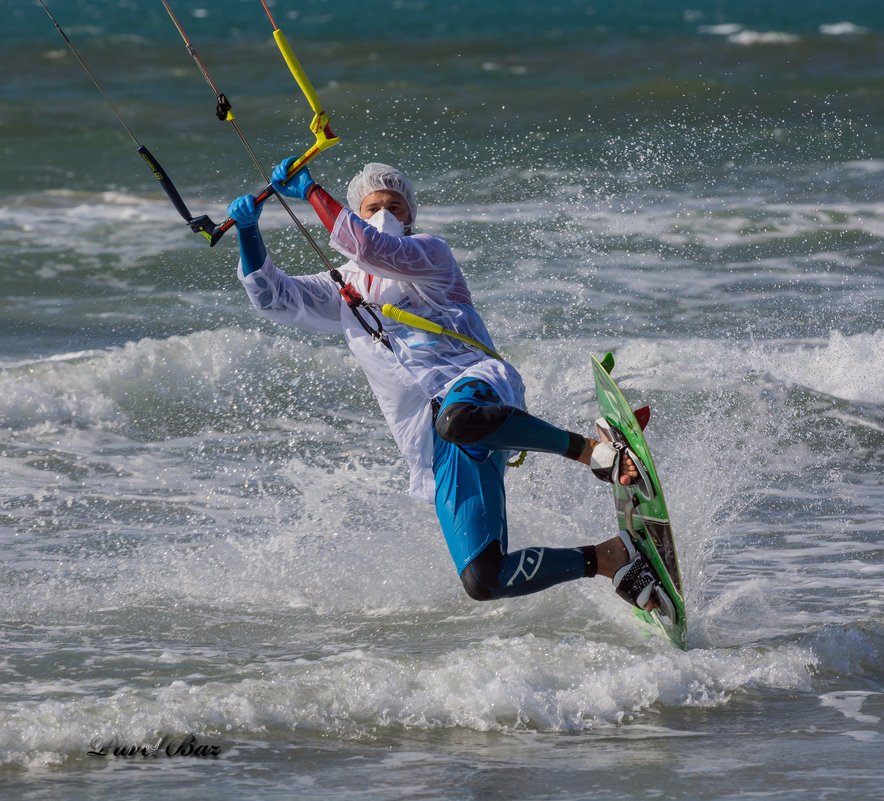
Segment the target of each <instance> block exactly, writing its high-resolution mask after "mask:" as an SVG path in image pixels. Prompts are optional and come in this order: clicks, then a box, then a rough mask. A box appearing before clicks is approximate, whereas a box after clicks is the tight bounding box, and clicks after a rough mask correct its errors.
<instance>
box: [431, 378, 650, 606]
mask: <svg viewBox="0 0 884 801" xmlns="http://www.w3.org/2000/svg"><path fill="white" fill-rule="evenodd" d="M435 434H436V437H435V443H436V444H435V454H434V465H433V468H434V473H435V475H436V512H437V514H438V516H439V521H440V523H441V525H442V529H443V531H444V533H445V539H446V542H447V543H448V547H449V550H450V551H451V555H452V557H453V558H454V561H455V564H456V565H457V569H458V573H459V574H460V576H461V580H462V582H463V584H464V588H465V589H466V591H467V593H468V594H469V595H470V597H471V598H475V599H476V600H482V601H485V600H492V599H495V598H505V597H512V596H517V595H526V594H529V593H534V592H539V591H541V590H544V589H547V588H548V587H551V586H553V585H555V584H559V583H561V582H564V581H571V580H574V579H577V578H582V577H591V576H595V575H596V574H600V575H603V576H607V577H608V578H613V579H614V581H615V586H618V591H620V592H621V594H626V593H628V592H629V588H628V587H627V584H628V583H629V582H631V581H632V580H633V578H634V577H633V575H632V574H633V573H636V575H638V573H641V576H642V579H646V578H647V576H646V575H645V574H646V571H645V569H644V567H642V565H640V564H637V563H638V562H639V561H640V560H634V561H633V562H632V565H633V566H634V569H633V570H632V571H631V572H629V573H628V575H629V577H630V578H629V582H627V581H625V580H623V579H621V577H622V576H624V575H627V570H626V569H627V568H628V567H630V566H631V561H630V554H629V551H628V549H627V547H626V545H625V544H624V542H623V541H622V540H621V538H620V537H614V538H612V539H609V540H607V541H605V542H603V543H601V544H600V545H598V546H593V545H587V546H582V547H580V548H525V549H522V550H520V551H515V552H514V553H508V552H507V529H506V501H505V493H504V488H503V472H504V453H505V452H506V451H509V450H522V449H525V450H537V451H545V452H549V453H559V454H561V455H563V456H567V457H569V458H571V459H576V460H578V461H580V462H582V463H584V464H589V463H590V458H591V453H592V450H593V448H594V446H595V445H596V444H597V442H596V441H595V440H592V439H589V438H586V437H582V436H581V435H579V434H575V433H573V432H568V431H565V430H563V429H560V428H556V427H555V426H553V425H551V424H549V423H547V422H545V421H543V420H541V419H540V418H537V417H534V416H532V415H530V414H528V413H527V412H524V411H521V410H519V409H515V408H513V407H511V406H506V405H504V404H502V403H501V399H500V397H499V396H498V394H497V393H496V392H495V391H494V389H493V388H492V387H491V386H489V385H488V384H487V383H485V382H484V381H481V380H479V379H471V378H464V379H463V380H461V381H459V382H458V383H457V384H455V386H454V387H453V388H452V389H451V391H450V392H449V393H448V395H447V396H446V397H445V399H444V401H443V402H442V404H441V405H440V406H439V408H438V409H437V412H436V415H435ZM637 476H638V471H637V470H636V468H635V465H634V464H632V462H631V460H628V459H627V460H626V464H625V468H624V470H623V472H622V477H621V481H623V483H624V484H627V483H629V482H630V480H632V478H635V477H637ZM638 583H641V582H638ZM654 605H655V604H654V602H653V601H652V602H651V603H649V604H648V605H647V607H646V608H648V609H650V608H652V607H653V606H654Z"/></svg>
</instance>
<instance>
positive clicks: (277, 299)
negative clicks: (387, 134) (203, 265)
mask: <svg viewBox="0 0 884 801" xmlns="http://www.w3.org/2000/svg"><path fill="white" fill-rule="evenodd" d="M294 161H295V159H294V158H289V159H286V160H285V161H284V162H283V163H282V164H280V165H279V166H278V167H277V168H276V169H275V170H274V172H273V179H272V180H273V186H274V188H275V189H276V191H277V192H279V193H280V194H282V195H286V196H287V197H297V198H300V199H301V200H306V201H307V202H309V203H310V205H311V206H312V207H313V209H314V210H315V211H316V213H317V215H318V216H319V219H320V220H321V221H322V223H323V224H324V225H325V227H326V228H327V229H328V231H329V233H330V235H331V240H330V243H331V246H332V247H333V248H334V249H335V250H337V251H339V252H340V253H341V254H342V255H343V256H344V257H345V258H346V259H347V260H348V261H347V262H346V264H344V265H343V266H341V267H340V268H339V272H340V274H341V275H342V276H343V277H344V279H345V280H346V281H347V282H349V285H350V286H351V287H352V289H353V290H355V291H356V292H357V293H358V295H360V296H361V297H362V298H363V299H364V300H365V302H367V303H371V304H377V306H376V307H378V308H379V307H380V306H381V305H383V304H387V303H390V304H393V305H394V306H396V307H398V308H400V309H405V310H407V311H409V312H411V313H413V314H416V315H419V316H421V317H424V318H426V319H429V320H432V321H434V322H436V323H438V324H440V325H442V326H443V327H445V328H447V329H451V330H453V331H456V332H459V333H460V334H463V335H466V336H467V338H471V339H473V340H475V341H477V342H480V343H482V344H483V345H485V346H486V347H487V348H488V349H493V344H492V341H491V337H490V335H489V334H488V331H487V329H486V327H485V324H484V323H483V322H482V319H481V318H480V316H479V314H478V312H477V311H476V308H475V307H474V306H473V303H472V299H471V295H470V291H469V289H468V287H467V283H466V281H465V279H464V276H463V273H462V272H461V269H460V267H459V266H458V264H457V262H456V261H455V259H454V256H453V254H452V252H451V249H450V248H449V246H448V245H447V243H446V242H445V241H444V240H443V239H441V238H439V237H437V236H431V235H429V234H423V233H414V225H415V220H416V217H417V203H416V200H415V194H414V189H413V187H412V184H411V182H410V181H409V179H408V178H406V176H405V175H403V174H402V173H401V172H400V171H399V170H397V169H394V168H393V167H389V166H387V165H384V164H378V163H370V164H366V165H365V167H364V168H363V169H362V170H361V171H360V172H359V173H358V174H357V175H356V176H355V177H354V178H353V180H352V181H351V182H350V184H349V187H348V190H347V203H348V206H349V208H348V207H345V206H342V205H341V204H340V203H338V202H337V201H336V200H335V199H334V198H333V197H332V196H331V195H330V194H329V193H328V192H327V191H326V190H324V189H323V188H322V187H321V186H319V185H318V184H317V183H316V182H315V181H314V180H313V178H312V177H311V175H310V173H309V171H308V170H307V169H306V168H302V169H301V170H299V171H298V172H297V173H295V175H294V176H292V177H291V178H290V179H289V180H286V176H287V174H288V169H289V166H290V165H291V164H292V163H293V162H294ZM262 208H263V206H262V205H258V206H256V205H255V202H254V198H253V197H252V196H251V195H245V196H243V197H240V198H237V200H235V201H234V202H233V203H232V204H231V205H230V207H229V208H228V214H229V215H230V217H231V218H232V219H233V220H234V221H235V223H236V227H237V232H238V235H239V243H240V263H239V278H240V280H241V281H242V283H243V285H244V286H245V288H246V291H247V292H248V294H249V298H250V299H251V301H252V304H253V305H254V306H255V308H256V309H257V310H258V311H259V312H260V313H261V314H262V315H264V316H265V317H267V318H269V319H272V320H275V321H277V322H280V323H283V324H285V325H290V326H294V327H297V328H305V329H311V330H315V331H323V332H327V333H330V334H337V335H339V336H340V335H342V336H343V337H344V339H345V341H346V343H347V345H348V346H349V348H350V350H351V352H352V353H353V355H354V356H355V358H356V360H357V361H358V363H359V365H360V366H361V367H362V369H363V371H364V372H365V375H366V378H367V379H368V383H369V385H370V387H371V389H372V391H373V392H374V394H375V396H376V398H377V401H378V403H379V405H380V408H381V411H382V412H383V414H384V417H385V418H386V421H387V423H388V425H389V427H390V430H391V431H392V434H393V438H394V439H395V441H396V443H397V445H398V446H399V448H400V450H401V452H402V454H403V456H404V458H405V460H406V462H407V463H408V465H409V467H410V469H411V477H410V493H411V495H412V496H413V497H415V498H418V499H420V500H422V501H426V502H429V503H435V506H436V512H437V515H438V517H439V522H440V524H441V526H442V531H443V533H444V535H445V541H446V543H447V545H448V548H449V551H450V552H451V556H452V558H453V560H454V563H455V566H456V568H457V571H458V573H459V575H460V578H461V581H462V582H463V586H464V588H465V590H466V592H467V594H468V595H469V596H470V597H471V598H474V599H475V600H478V601H487V600H492V599H497V598H505V597H510V596H516V595H525V594H528V593H534V592H538V591H540V590H543V589H546V588H548V587H551V586H553V585H555V584H558V583H560V582H564V581H570V580H573V579H577V578H582V577H589V576H595V575H602V576H606V577H608V578H611V579H612V580H613V582H614V586H615V588H616V590H617V592H618V593H619V594H620V595H622V596H623V597H625V598H626V599H627V600H629V601H630V602H631V603H633V604H635V605H636V606H639V607H642V608H644V609H648V610H650V609H654V608H658V607H661V606H662V607H670V606H671V602H670V601H669V599H668V598H667V597H666V594H665V592H664V591H663V589H662V588H661V587H660V585H659V583H658V581H657V579H656V578H655V576H654V574H653V572H652V571H651V569H650V568H649V566H648V564H647V562H646V560H645V558H644V556H642V555H641V553H638V552H636V549H635V548H634V546H633V545H632V543H631V541H630V539H629V537H628V536H627V535H626V534H625V533H621V534H620V535H618V536H617V537H614V538H612V539H609V540H607V541H605V542H602V543H600V544H597V545H584V546H581V547H577V548H551V547H539V546H538V547H529V548H523V549H519V550H515V551H510V550H509V549H508V542H507V519H506V505H505V492H504V473H505V471H506V460H507V458H508V456H509V454H510V453H512V452H513V451H520V450H528V451H544V452H548V453H557V454H560V455H562V456H565V457H567V458H569V459H573V460H575V461H578V462H581V463H583V464H586V465H590V466H591V467H592V468H593V471H594V472H595V473H596V475H597V476H599V477H600V478H602V479H603V480H607V481H609V482H615V481H619V482H621V483H623V484H629V483H630V482H632V481H633V480H635V479H637V478H638V475H639V473H638V470H637V468H636V464H635V462H634V461H633V459H632V458H631V454H630V453H628V452H625V451H618V450H616V449H615V448H613V447H612V446H611V445H609V444H608V443H603V444H599V442H598V441H596V440H595V439H593V438H591V437H584V436H582V435H580V434H576V433H573V432H569V431H566V430H564V429H562V428H558V427H557V426H554V425H551V424H550V423H547V422H545V421H543V420H541V419H539V418H537V417H535V416H532V415H530V414H529V413H528V412H527V411H526V410H525V397H524V387H523V384H522V379H521V377H520V375H519V373H518V372H517V371H516V369H515V367H513V366H512V365H511V364H509V363H508V362H506V361H504V360H502V359H499V358H495V357H493V356H490V355H488V353H486V352H483V350H480V349H479V348H477V347H473V346H471V345H470V344H469V343H466V342H463V341H460V340H458V339H454V338H451V337H446V336H444V335H431V334H427V333H426V332H424V331H420V330H415V329H414V328H411V327H409V326H406V325H403V324H401V323H398V322H396V321H392V320H390V321H385V324H384V336H383V340H382V341H378V340H379V337H377V336H374V337H373V336H371V334H370V332H368V331H367V330H366V328H365V326H364V324H360V323H359V322H358V320H357V319H356V316H355V315H354V314H353V313H351V308H350V307H348V301H347V293H346V292H343V291H341V290H340V289H339V287H338V286H337V285H336V284H335V282H334V281H333V280H332V278H331V277H330V274H329V273H328V272H322V273H318V274H315V275H307V276H289V275H287V274H286V273H284V272H283V271H282V270H280V269H279V268H278V267H276V265H275V264H274V263H273V261H272V260H271V258H270V256H269V255H268V253H267V250H266V248H265V246H264V242H263V240H262V237H261V233H260V230H259V227H258V218H259V216H260V213H261V209H262ZM351 295H352V293H351ZM357 311H358V309H357Z"/></svg>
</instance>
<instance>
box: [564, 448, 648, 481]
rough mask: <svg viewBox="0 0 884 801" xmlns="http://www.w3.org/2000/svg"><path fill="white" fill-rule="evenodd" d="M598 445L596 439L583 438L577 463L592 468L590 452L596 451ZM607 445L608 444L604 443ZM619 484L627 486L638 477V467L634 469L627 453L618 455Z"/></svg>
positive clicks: (634, 466)
mask: <svg viewBox="0 0 884 801" xmlns="http://www.w3.org/2000/svg"><path fill="white" fill-rule="evenodd" d="M600 444H602V443H600V442H599V441H598V440H597V439H593V438H592V437H584V445H583V453H581V454H580V456H578V457H577V461H578V462H581V463H582V464H586V465H590V466H592V464H593V461H592V452H593V451H594V450H595V449H596V447H597V446H598V445H600ZM604 444H605V445H607V444H608V443H604ZM619 471H620V475H619V478H618V480H619V482H620V483H621V484H623V485H624V486H628V485H630V484H632V482H633V481H635V480H636V479H637V478H638V476H639V473H638V467H636V465H635V462H634V461H633V460H632V457H631V456H630V455H629V453H627V452H625V451H623V452H621V454H620V465H619Z"/></svg>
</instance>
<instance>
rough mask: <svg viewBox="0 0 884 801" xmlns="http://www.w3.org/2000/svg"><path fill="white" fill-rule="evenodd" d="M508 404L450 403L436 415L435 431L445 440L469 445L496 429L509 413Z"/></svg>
mask: <svg viewBox="0 0 884 801" xmlns="http://www.w3.org/2000/svg"><path fill="white" fill-rule="evenodd" d="M510 411H511V410H510V407H508V406H476V405H475V404H472V403H469V402H458V403H452V404H450V405H448V406H446V407H445V408H444V409H442V411H441V412H439V414H438V416H437V417H436V423H435V426H436V433H437V434H438V435H439V438H440V439H442V440H444V441H445V442H451V443H454V444H455V445H470V444H472V443H474V442H478V441H479V440H480V439H482V438H483V437H486V436H488V435H489V434H491V433H493V432H494V431H497V429H498V428H500V427H501V426H502V425H503V423H504V421H505V420H506V418H507V415H508V414H509V413H510Z"/></svg>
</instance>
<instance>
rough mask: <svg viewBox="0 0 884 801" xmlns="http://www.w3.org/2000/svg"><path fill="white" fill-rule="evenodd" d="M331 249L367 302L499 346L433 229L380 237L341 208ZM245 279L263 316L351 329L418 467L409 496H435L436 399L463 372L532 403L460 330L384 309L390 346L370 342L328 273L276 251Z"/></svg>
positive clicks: (511, 374)
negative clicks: (430, 329)
mask: <svg viewBox="0 0 884 801" xmlns="http://www.w3.org/2000/svg"><path fill="white" fill-rule="evenodd" d="M331 246H332V247H333V248H335V250H337V251H339V252H340V253H342V254H343V255H344V256H346V257H347V258H348V259H349V260H350V261H348V262H347V263H346V264H345V265H344V266H343V267H341V268H340V272H341V275H342V276H343V278H344V280H345V281H349V282H351V283H352V284H353V286H354V287H355V288H356V289H357V290H358V291H359V293H360V294H361V295H362V297H363V298H364V299H365V300H366V301H367V302H369V303H374V304H377V305H378V306H382V305H383V304H385V303H392V304H393V305H394V306H398V307H399V308H400V309H406V310H408V311H410V312H411V313H413V314H417V315H419V316H421V317H425V318H427V319H429V320H432V321H433V322H436V323H438V324H440V325H442V326H443V327H445V328H449V329H452V330H454V331H457V332H459V333H461V334H465V335H467V336H469V337H472V338H473V339H476V340H478V341H479V342H481V343H482V344H484V345H486V346H488V347H489V348H492V349H493V348H494V346H493V344H492V341H491V337H490V336H489V334H488V331H487V329H486V328H485V324H484V323H483V322H482V319H481V318H480V317H479V315H478V313H477V312H476V309H475V308H474V307H473V303H472V299H471V296H470V291H469V289H468V288H467V284H466V281H465V280H464V277H463V273H462V272H461V270H460V267H459V266H458V264H457V262H456V261H455V260H454V256H453V254H452V252H451V248H449V247H448V244H447V243H446V242H445V240H443V239H440V238H439V237H436V236H430V235H428V234H416V235H414V236H403V237H397V236H391V235H389V234H382V233H381V232H380V231H378V230H376V229H375V228H374V227H372V226H371V225H369V224H368V223H366V222H364V221H363V220H361V219H360V218H359V216H358V215H356V214H354V213H353V212H352V211H350V210H349V209H347V208H344V209H342V211H341V212H340V213H339V214H338V216H337V218H336V220H335V224H334V228H333V230H332V233H331ZM239 277H240V280H241V281H242V283H243V285H244V286H245V288H246V290H247V292H248V294H249V298H250V299H251V301H252V304H253V305H254V306H255V308H256V309H258V311H259V312H260V313H261V314H262V315H264V316H265V317H267V318H269V319H271V320H274V321H276V322H280V323H284V324H286V325H290V326H293V327H296V328H306V329H311V330H315V331H327V332H329V333H335V334H343V335H344V338H345V340H346V342H347V345H348V346H349V348H350V350H351V351H352V352H353V355H354V356H355V357H356V360H357V361H358V362H359V365H360V366H361V367H362V369H363V371H364V372H365V375H366V377H367V378H368V383H369V385H370V386H371V389H372V391H373V392H374V394H375V397H376V398H377V400H378V403H379V404H380V407H381V411H382V412H383V414H384V417H385V418H386V420H387V423H388V425H389V426H390V430H391V431H392V432H393V438H394V439H395V440H396V444H397V445H398V446H399V449H400V450H401V451H402V455H403V456H404V457H405V460H406V462H407V463H408V465H409V468H410V469H411V477H410V494H411V495H412V496H413V497H415V498H418V499H420V500H423V501H427V502H429V503H432V502H433V499H434V495H435V481H434V478H433V428H432V426H433V421H432V410H431V405H430V401H431V399H433V398H442V397H443V396H444V395H445V393H446V392H447V391H448V390H449V389H450V388H451V386H452V385H453V384H454V382H455V381H457V380H458V379H459V378H462V377H466V376H470V377H472V378H479V379H482V380H483V381H486V382H487V383H488V384H490V385H491V386H492V387H494V389H495V390H496V391H497V393H498V394H499V395H500V397H501V399H502V401H503V403H505V404H508V405H510V406H515V407H516V408H519V409H524V408H525V389H524V385H523V384H522V379H521V377H520V376H519V373H518V372H517V371H516V369H515V368H514V367H513V366H512V365H511V364H509V363H508V362H505V361H500V360H498V359H494V358H493V357H491V356H488V355H486V354H485V353H483V352H482V351H480V350H479V349H478V348H475V347H473V346H471V345H468V344H466V343H464V342H461V341H459V340H457V339H454V338H452V337H447V336H444V335H435V334H430V333H427V332H425V331H420V330H416V329H414V328H410V327H408V326H406V325H403V324H401V323H397V322H395V321H394V320H391V319H389V318H386V317H383V316H381V315H380V311H379V310H378V315H379V316H380V317H381V320H382V321H383V324H384V329H385V331H386V332H387V335H388V337H389V341H390V345H391V346H392V350H390V349H388V348H386V347H385V346H384V345H382V344H380V343H376V342H374V341H373V340H372V338H371V336H370V335H369V334H368V333H367V332H366V331H365V330H364V329H363V328H362V326H361V325H360V324H359V322H358V321H357V320H356V318H355V317H354V315H353V312H352V311H351V310H350V309H349V307H348V306H347V304H346V301H345V300H344V298H343V297H342V296H341V295H340V293H339V292H338V285H337V284H336V283H335V282H334V281H333V280H332V278H331V277H330V275H329V274H328V273H327V272H324V273H319V274H317V275H308V276H298V277H292V276H289V275H286V274H285V273H284V272H283V271H282V270H280V269H279V268H277V267H276V266H275V265H274V264H273V262H272V260H271V259H270V257H269V256H267V258H266V259H265V260H264V264H263V265H262V267H261V269H259V270H257V271H256V272H253V273H251V274H249V275H243V270H242V263H240V267H239Z"/></svg>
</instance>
